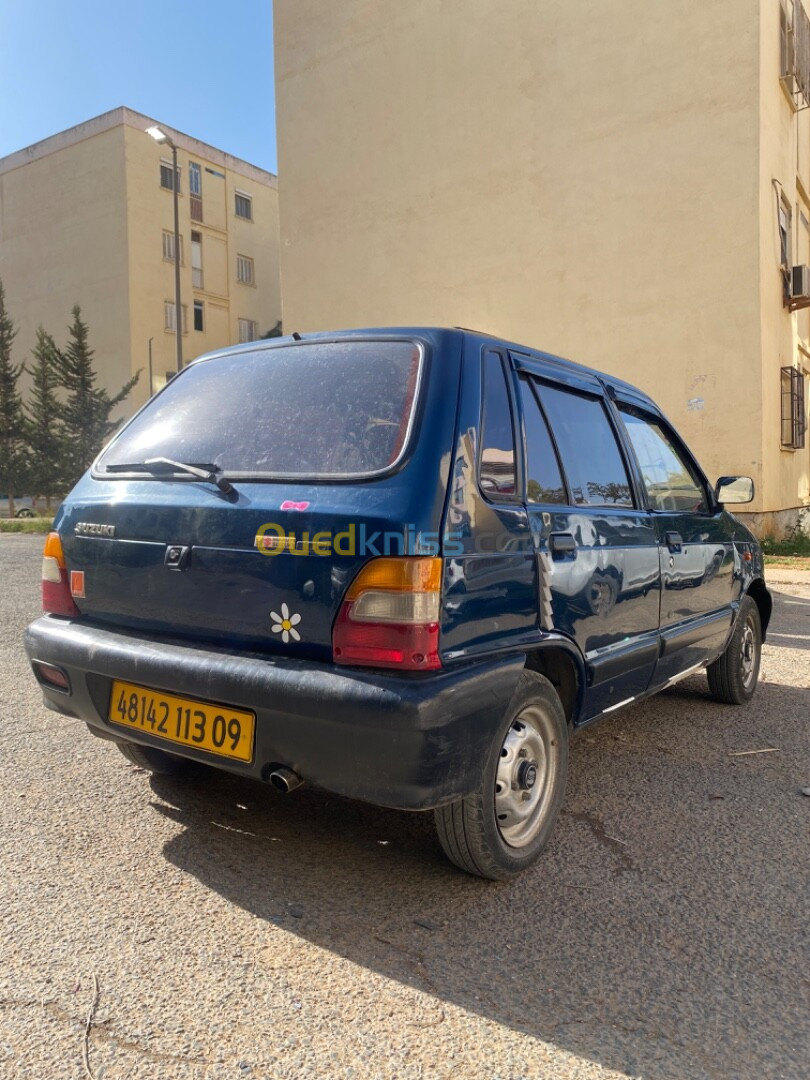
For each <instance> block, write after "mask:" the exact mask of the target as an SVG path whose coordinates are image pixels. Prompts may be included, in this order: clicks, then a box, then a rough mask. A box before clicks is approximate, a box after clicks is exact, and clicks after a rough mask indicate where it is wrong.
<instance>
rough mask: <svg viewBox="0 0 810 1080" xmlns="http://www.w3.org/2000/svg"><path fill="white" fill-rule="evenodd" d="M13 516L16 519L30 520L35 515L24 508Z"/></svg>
mask: <svg viewBox="0 0 810 1080" xmlns="http://www.w3.org/2000/svg"><path fill="white" fill-rule="evenodd" d="M14 516H15V517H18V518H32V517H35V516H36V515H35V514H34V511H33V510H29V509H28V507H27V506H24V507H23V508H22V510H18V511H17V513H16V514H15V515H14Z"/></svg>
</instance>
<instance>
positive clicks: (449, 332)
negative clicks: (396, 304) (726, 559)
mask: <svg viewBox="0 0 810 1080" xmlns="http://www.w3.org/2000/svg"><path fill="white" fill-rule="evenodd" d="M414 337H415V338H422V339H426V340H428V341H429V342H430V343H431V344H433V345H435V346H441V345H446V344H448V343H449V342H450V341H451V340H453V339H454V338H455V339H458V340H461V339H462V338H476V339H478V340H479V341H480V342H481V344H482V346H484V345H491V346H493V347H495V348H505V349H508V350H509V351H510V352H514V353H519V354H521V355H522V356H526V357H529V358H534V359H537V360H540V361H543V362H544V363H547V364H552V365H557V366H561V367H563V368H567V369H568V370H570V371H572V372H577V373H578V374H579V375H582V376H584V377H586V378H589V379H596V380H598V381H599V382H601V383H602V384H603V385H604V386H606V387H609V388H610V389H612V390H613V391H615V392H616V393H619V394H623V395H625V396H627V397H632V398H636V399H637V400H638V401H639V402H641V403H643V404H645V405H647V406H650V407H652V408H653V409H654V410H655V412H660V410H659V409H658V406H657V405H656V404H655V402H654V401H653V400H652V398H650V397H649V395H648V394H645V393H644V391H643V390H640V389H639V388H638V387H637V386H634V385H633V384H632V383H629V382H626V381H625V380H624V379H619V378H617V377H616V376H615V375H610V374H608V373H607V372H604V371H599V370H598V369H596V368H591V367H588V366H587V365H585V364H579V363H577V362H575V361H573V360H567V359H565V357H562V356H556V355H555V354H554V353H549V352H544V351H543V350H541V349H535V348H532V347H531V346H530V345H523V344H521V343H519V342H516V341H509V340H508V339H507V338H501V337H497V336H496V335H494V334H487V333H484V332H483V331H481V330H470V329H469V328H467V327H465V326H453V327H446V326H376V327H358V328H357V329H352V330H329V331H327V330H319V331H316V332H313V333H305V334H285V335H284V336H282V337H274V338H260V339H259V340H258V341H250V342H246V343H244V344H241V345H231V346H230V347H228V348H225V349H217V350H216V351H214V352H210V353H205V354H204V355H202V356H199V357H197V358H196V359H195V360H193V361H191V362H192V363H197V362H199V361H202V360H213V359H215V358H216V357H220V356H233V355H237V354H239V353H253V352H256V351H257V350H263V349H273V348H277V347H278V346H280V345H296V344H304V343H306V342H327V341H345V340H352V341H357V340H358V339H360V340H362V339H363V338H376V339H380V338H392V339H397V338H414Z"/></svg>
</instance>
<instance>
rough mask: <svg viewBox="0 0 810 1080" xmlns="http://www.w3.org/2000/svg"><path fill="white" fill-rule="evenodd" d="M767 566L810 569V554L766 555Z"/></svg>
mask: <svg viewBox="0 0 810 1080" xmlns="http://www.w3.org/2000/svg"><path fill="white" fill-rule="evenodd" d="M765 565H766V566H781V567H782V568H783V569H787V570H810V555H766V556H765Z"/></svg>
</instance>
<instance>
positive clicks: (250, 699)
mask: <svg viewBox="0 0 810 1080" xmlns="http://www.w3.org/2000/svg"><path fill="white" fill-rule="evenodd" d="M25 648H26V652H27V653H28V657H29V659H30V660H32V661H33V660H40V661H43V662H45V663H49V664H53V665H56V666H57V667H60V668H62V670H63V671H65V672H66V673H67V675H68V677H69V679H70V693H69V694H67V693H63V692H59V691H57V690H55V689H52V688H51V687H49V686H47V685H45V684H44V683H42V682H40V686H41V688H42V692H43V697H44V699H45V704H46V705H47V706H48V708H50V709H53V710H54V711H56V712H58V713H61V714H62V715H64V716H71V717H75V718H77V719H80V720H84V721H85V722H86V723H87V724H88V725H89V726H90V727H91V728H92V729H93V730H94V731H95V733H96V734H99V735H102V736H106V737H107V738H115V739H120V732H119V730H118V729H117V728H115V727H114V726H113V725H111V724H109V723H108V722H107V719H106V717H107V709H108V704H109V696H110V687H111V684H112V680H113V679H114V678H115V679H123V680H125V681H127V682H132V683H137V684H140V685H142V686H146V687H152V688H154V689H158V690H164V691H167V692H171V693H174V694H180V695H188V696H189V697H194V698H199V699H202V700H205V701H211V702H221V703H222V704H227V705H232V706H234V707H238V708H243V709H250V710H253V711H254V712H255V713H256V742H255V750H254V757H253V761H252V762H251V763H250V764H243V763H241V762H236V761H229V760H227V759H222V758H219V757H216V756H214V755H211V754H208V753H206V752H204V751H200V750H193V749H191V748H187V747H181V746H177V745H176V744H174V743H166V742H165V741H163V740H161V739H159V738H155V737H154V736H152V735H150V734H148V733H146V732H143V733H141V732H137V733H136V732H133V733H132V736H133V741H137V742H141V743H143V744H145V745H152V746H159V747H161V749H166V750H170V751H171V752H172V753H179V754H181V755H182V756H184V757H188V758H193V759H195V760H198V761H203V762H205V763H206V764H209V765H213V766H216V767H217V768H222V769H226V770H227V771H229V772H233V773H237V774H240V775H246V776H251V777H254V778H255V779H260V780H261V779H265V780H266V779H267V777H268V774H269V772H270V771H272V769H273V768H275V767H277V766H278V765H286V766H287V767H289V768H291V769H294V770H295V771H296V772H297V773H299V774H300V775H301V776H302V777H303V778H304V779H305V780H309V781H311V782H313V783H315V784H318V785H319V786H320V787H323V788H326V789H327V790H329V791H333V792H336V793H337V794H340V795H345V796H348V797H350V798H354V799H361V800H364V801H366V802H371V803H375V804H377V805H380V806H391V807H396V808H399V809H403V810H425V809H429V808H431V807H434V806H438V805H441V804H442V803H446V802H450V801H452V800H454V799H458V798H461V797H462V796H464V795H468V794H469V793H470V792H471V791H473V790H474V789H475V788H476V787H477V786H478V783H479V782H480V774H481V769H482V768H483V765H484V762H485V760H486V755H487V754H488V752H489V750H490V748H491V745H492V741H493V740H494V739H495V737H496V734H497V732H498V728H499V726H500V723H501V720H502V718H503V716H504V713H505V711H506V707H507V705H508V703H509V701H510V699H511V697H512V694H513V692H514V688H515V685H516V683H517V680H518V678H519V677H520V673H521V671H522V669H523V664H524V658H523V657H522V656H509V657H506V658H502V659H498V660H491V661H486V662H482V663H478V664H476V665H473V666H467V667H463V668H458V669H451V670H450V671H441V672H437V673H435V674H431V675H425V676H416V677H401V676H396V675H388V674H381V673H378V672H368V671H360V670H358V671H353V670H351V669H347V668H338V667H334V666H331V665H328V664H316V663H312V662H308V661H300V660H289V659H286V658H284V657H267V656H261V655H258V654H245V653H241V654H233V653H229V652H226V651H225V650H221V649H216V648H212V647H210V646H209V647H197V646H192V645H188V644H182V643H178V642H176V641H171V640H156V639H154V638H151V637H145V636H141V635H138V634H133V633H131V632H127V633H124V632H121V631H116V630H110V629H104V628H100V627H98V626H91V625H88V624H86V623H82V622H80V621H75V622H73V621H70V620H68V619H61V618H54V617H51V616H47V615H46V616H43V617H42V618H40V619H38V620H37V621H36V622H34V623H32V624H31V625H30V626H29V627H28V629H27V630H26V633H25ZM128 734H129V733H128Z"/></svg>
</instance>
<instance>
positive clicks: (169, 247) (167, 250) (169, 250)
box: [163, 229, 183, 266]
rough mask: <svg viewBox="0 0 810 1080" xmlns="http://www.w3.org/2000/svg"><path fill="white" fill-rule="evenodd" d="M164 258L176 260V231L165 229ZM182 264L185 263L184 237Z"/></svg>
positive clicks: (181, 244) (181, 243)
mask: <svg viewBox="0 0 810 1080" xmlns="http://www.w3.org/2000/svg"><path fill="white" fill-rule="evenodd" d="M163 258H164V259H166V260H167V261H168V262H174V233H173V232H168V231H167V230H166V229H164V230H163ZM180 265H181V266H182V265H183V237H182V236H181V237H180Z"/></svg>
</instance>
